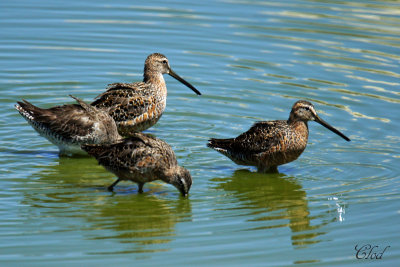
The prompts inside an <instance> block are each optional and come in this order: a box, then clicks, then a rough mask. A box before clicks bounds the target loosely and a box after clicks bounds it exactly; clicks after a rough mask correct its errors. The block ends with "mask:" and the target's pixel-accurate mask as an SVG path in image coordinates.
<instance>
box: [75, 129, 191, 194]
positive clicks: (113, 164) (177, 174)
mask: <svg viewBox="0 0 400 267" xmlns="http://www.w3.org/2000/svg"><path fill="white" fill-rule="evenodd" d="M82 149H83V150H85V151H87V152H88V153H89V154H90V155H92V156H94V157H95V158H96V159H97V161H98V162H99V164H100V165H103V166H104V167H105V168H106V169H107V170H108V171H110V172H112V173H114V174H115V175H116V176H117V177H118V179H117V180H116V181H115V182H114V183H113V184H111V185H110V186H109V187H108V190H110V191H113V189H114V186H115V185H116V184H117V183H119V182H120V181H122V180H131V181H133V182H135V183H137V184H138V186H139V190H138V191H139V193H142V192H143V185H144V184H145V183H147V182H151V181H154V180H159V179H160V180H162V181H164V182H166V183H168V184H172V185H173V186H175V187H176V188H177V189H178V190H179V192H181V194H182V195H183V196H187V194H188V193H189V190H190V187H191V185H192V177H191V176H190V173H189V171H188V170H186V169H185V168H183V167H180V166H179V165H178V162H177V160H176V157H175V153H174V151H173V150H172V148H171V147H170V146H169V145H168V144H167V143H166V142H164V141H162V140H160V139H158V138H155V137H151V136H150V135H146V134H143V133H134V134H132V136H131V137H129V138H126V139H124V140H123V141H121V142H118V143H115V144H111V145H82Z"/></svg>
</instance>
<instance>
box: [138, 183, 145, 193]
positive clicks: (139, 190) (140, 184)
mask: <svg viewBox="0 0 400 267" xmlns="http://www.w3.org/2000/svg"><path fill="white" fill-rule="evenodd" d="M143 185H144V183H138V187H139V188H138V192H139V193H143Z"/></svg>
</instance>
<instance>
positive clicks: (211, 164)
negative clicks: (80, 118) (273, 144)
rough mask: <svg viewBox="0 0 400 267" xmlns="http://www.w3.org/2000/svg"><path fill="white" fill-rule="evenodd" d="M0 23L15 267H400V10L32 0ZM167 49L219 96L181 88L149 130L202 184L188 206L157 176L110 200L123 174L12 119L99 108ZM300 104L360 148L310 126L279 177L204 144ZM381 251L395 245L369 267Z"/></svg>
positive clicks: (1, 179) (6, 192)
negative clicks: (31, 109) (88, 105)
mask: <svg viewBox="0 0 400 267" xmlns="http://www.w3.org/2000/svg"><path fill="white" fill-rule="evenodd" d="M0 12H1V19H0V61H1V64H0V68H1V71H0V90H1V95H0V103H1V106H0V112H1V114H2V116H1V118H0V125H1V127H0V138H1V143H0V154H1V157H0V170H1V172H0V186H1V188H3V190H2V191H1V193H0V215H1V218H2V219H1V221H0V222H1V223H0V236H1V239H0V240H1V243H0V247H1V249H0V263H1V265H4V266H23V265H24V266H28V265H29V266H43V265H51V266H54V265H57V266H71V265H80V266H81V265H85V266H95V265H96V266H98V265H101V266H102V265H110V264H112V265H126V266H128V265H129V266H131V265H140V266H143V265H147V266H154V265H168V266H172V265H174V266H176V265H186V266H187V265H203V266H205V265H212V266H221V265H227V266H234V265H241V266H243V265H245V266H287V265H292V264H302V265H304V266H308V265H317V266H320V265H325V266H333V265H340V266H346V265H363V266H364V265H365V264H369V265H370V266H376V265H378V264H379V265H383V266H396V265H398V264H399V261H400V253H399V251H400V250H399V247H400V242H399V240H400V234H399V223H400V218H399V217H400V210H399V204H398V203H399V199H400V197H399V196H400V194H399V181H400V179H399V176H400V175H399V167H398V166H400V156H399V151H400V135H399V133H400V120H399V114H400V113H399V111H400V105H399V104H400V90H399V85H400V82H399V81H400V80H399V77H400V68H399V65H400V37H399V36H400V17H399V14H400V4H399V3H398V2H396V1H330V2H327V1H317V0H315V1H218V2H214V1H200V2H192V3H191V2H187V1H174V2H168V3H167V2H162V1H151V2H146V3H141V2H140V3H137V2H131V1H123V0H117V1H113V2H112V3H111V2H109V1H76V0H71V1H46V0H38V1H23V0H21V1H3V2H1V3H0ZM153 52H160V53H163V54H165V55H166V56H167V57H168V58H169V61H170V64H171V67H172V68H173V69H174V71H175V72H177V73H178V74H179V75H181V76H182V77H184V78H185V79H186V80H188V81H189V82H190V83H192V84H193V85H194V86H195V87H196V88H198V89H199V90H200V91H201V92H202V94H203V95H202V96H196V95H195V94H194V93H193V92H192V91H191V90H189V89H188V88H186V87H185V86H184V85H182V84H180V83H179V82H177V81H176V80H174V79H173V78H171V77H169V76H166V77H165V79H166V81H167V87H168V100H167V109H166V111H165V113H164V115H163V117H162V118H161V120H160V121H159V122H158V123H157V124H156V125H155V126H154V127H152V128H151V129H149V130H148V132H150V133H152V134H154V135H155V136H157V137H159V138H161V139H163V140H165V141H166V142H168V143H169V144H170V145H171V146H172V147H173V149H174V151H175V153H176V155H177V157H178V161H179V163H180V164H181V165H182V166H185V167H186V168H187V169H189V171H190V172H191V174H192V176H193V179H194V183H193V186H192V188H191V191H190V196H189V198H188V199H182V198H180V197H179V192H178V191H177V190H176V189H175V188H173V187H172V186H169V185H166V184H163V183H158V182H157V183H150V184H146V186H145V193H144V194H143V195H139V194H137V188H136V185H135V184H133V183H129V182H124V183H121V184H120V185H118V187H117V192H116V194H111V193H109V192H107V191H106V190H105V187H106V186H107V185H109V184H110V183H112V182H113V181H114V179H115V176H114V175H113V174H111V173H109V172H107V171H106V170H104V169H103V168H102V167H101V166H99V165H97V162H96V161H95V160H94V159H92V158H65V157H59V156H58V150H57V147H55V146H54V145H52V144H51V143H49V142H48V141H47V140H46V139H44V138H42V137H40V136H38V134H37V133H36V132H35V131H34V130H33V129H32V128H31V127H30V126H29V125H28V124H27V122H26V121H25V120H24V119H23V118H22V117H21V116H20V115H19V114H18V112H17V111H16V110H15V109H14V107H13V105H14V104H15V103H16V101H19V100H21V99H27V100H29V101H31V102H32V103H34V104H36V105H38V106H40V107H51V106H54V105H61V104H65V103H72V101H71V99H70V98H69V97H68V95H69V94H73V95H75V96H77V97H80V98H83V99H85V100H86V101H88V102H89V101H91V100H92V99H93V98H94V97H96V96H97V95H98V94H100V93H102V92H103V91H104V90H105V88H106V86H107V84H109V83H112V82H133V81H140V80H141V79H142V72H143V63H144V60H145V58H146V57H147V55H148V54H150V53H153ZM298 99H305V100H308V101H311V102H312V103H313V104H314V105H315V107H316V109H317V111H318V113H319V114H320V116H321V117H322V118H323V119H325V120H326V121H327V122H329V123H330V124H332V125H333V126H334V127H336V128H338V129H339V130H340V131H342V132H343V133H344V134H346V135H347V136H349V137H350V138H351V140H352V141H351V142H349V143H348V142H346V141H344V140H343V139H341V138H340V137H338V136H337V135H335V134H334V133H332V132H330V131H328V130H327V129H325V128H324V127H322V126H320V125H318V124H316V123H313V122H310V123H309V128H310V137H309V144H308V146H307V149H306V150H305V152H304V153H303V154H302V155H301V157H300V158H299V159H298V160H296V161H294V162H292V163H289V164H287V165H283V166H281V167H280V168H279V171H280V173H279V174H258V173H256V172H255V169H254V168H252V167H244V166H238V165H235V164H234V163H233V162H232V161H230V160H229V159H227V158H225V157H224V156H222V155H220V154H219V153H217V152H215V151H213V150H211V149H209V148H207V147H206V145H205V144H206V142H207V140H208V139H209V138H210V137H216V138H228V137H234V136H237V135H238V134H240V133H242V132H244V131H246V130H247V129H248V128H249V127H250V126H251V125H252V124H253V123H254V122H255V121H259V120H275V119H287V118H288V115H289V111H290V108H291V106H292V105H293V103H294V102H295V101H297V100H298ZM368 244H370V245H372V246H378V247H376V248H374V249H375V250H374V251H373V252H376V253H378V252H381V251H383V250H384V249H385V248H386V247H387V246H390V247H389V248H387V249H386V250H385V252H384V254H383V255H382V259H380V260H379V259H357V255H356V253H357V251H356V250H355V246H356V245H358V248H360V247H361V246H363V245H368ZM361 255H362V254H361V253H360V254H359V255H358V256H361ZM371 255H372V253H371Z"/></svg>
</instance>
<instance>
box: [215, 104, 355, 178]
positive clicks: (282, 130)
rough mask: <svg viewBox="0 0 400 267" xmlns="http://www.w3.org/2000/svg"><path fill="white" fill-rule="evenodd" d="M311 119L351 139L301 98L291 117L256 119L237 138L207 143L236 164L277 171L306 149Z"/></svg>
mask: <svg viewBox="0 0 400 267" xmlns="http://www.w3.org/2000/svg"><path fill="white" fill-rule="evenodd" d="M308 121H316V122H318V123H319V124H321V125H323V126H325V127H326V128H328V129H329V130H331V131H332V132H334V133H336V134H338V135H339V136H341V137H342V138H344V139H345V140H346V141H350V139H349V138H348V137H346V136H345V135H344V134H342V133H341V132H339V131H338V130H336V129H335V128H333V127H332V126H331V125H329V124H328V123H327V122H325V121H324V120H322V119H321V118H320V117H319V116H318V114H317V112H316V111H315V109H314V106H313V105H312V104H311V103H310V102H308V101H304V100H300V101H297V102H296V103H294V105H293V107H292V111H291V112H290V116H289V119H288V120H277V121H262V122H257V123H255V124H254V125H253V126H252V127H251V128H250V129H249V130H248V131H247V132H245V133H242V134H241V135H239V136H238V137H236V138H230V139H215V138H212V139H210V140H209V143H208V144H207V146H208V147H210V148H213V149H215V150H216V151H218V152H220V153H221V154H223V155H225V156H227V157H228V158H230V159H231V160H233V161H234V162H235V163H236V164H239V165H247V166H256V167H257V168H258V171H259V172H277V171H278V166H279V165H282V164H285V163H288V162H291V161H293V160H295V159H297V158H298V157H299V156H300V155H301V153H302V152H303V151H304V149H305V148H306V146H307V140H308V125H307V122H308Z"/></svg>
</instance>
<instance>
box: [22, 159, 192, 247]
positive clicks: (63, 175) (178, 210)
mask: <svg viewBox="0 0 400 267" xmlns="http://www.w3.org/2000/svg"><path fill="white" fill-rule="evenodd" d="M38 168H39V169H40V170H39V171H38V172H36V173H33V174H32V175H31V176H30V177H26V178H24V179H26V181H27V182H26V183H23V185H24V187H25V188H24V190H23V191H24V198H23V200H22V201H21V204H22V205H21V209H20V212H21V213H23V214H27V215H24V216H28V215H29V214H35V217H34V218H30V219H29V220H30V223H34V221H38V222H39V223H40V222H41V221H42V220H43V219H44V218H49V217H51V218H57V217H58V219H57V221H58V222H60V223H58V224H57V225H54V227H53V228H52V231H54V232H59V231H71V232H74V233H75V232H79V233H81V234H82V235H84V238H86V239H87V240H109V241H107V242H115V241H116V242H118V243H120V244H121V245H118V246H112V245H110V247H109V249H108V250H106V251H104V246H103V245H104V244H103V243H99V244H103V245H99V247H96V245H94V246H93V247H92V248H88V253H89V254H115V253H142V252H157V251H164V250H166V249H169V246H165V245H163V244H165V243H168V242H170V241H172V240H173V239H174V236H175V228H176V224H177V223H179V222H183V221H191V220H192V210H191V203H190V201H189V200H188V199H180V198H178V199H177V198H176V196H175V195H174V196H173V197H171V198H169V197H168V191H167V190H165V186H163V185H162V184H161V183H160V184H158V183H152V186H151V189H148V190H151V191H152V192H151V193H150V194H146V193H145V194H137V193H136V190H137V189H136V186H134V185H132V186H131V187H128V188H131V190H130V191H129V190H127V191H125V192H120V194H110V193H109V192H105V191H104V187H103V183H104V181H107V180H109V179H110V178H111V177H113V175H112V174H110V173H108V172H106V171H104V169H103V168H102V167H101V166H99V165H97V162H96V160H94V159H92V158H66V157H61V158H55V159H54V163H53V164H52V165H51V164H49V165H48V166H38ZM87 169H90V171H87ZM29 181H30V182H29ZM145 192H146V191H145ZM28 217H29V216H28ZM65 218H68V219H65ZM81 220H84V221H86V222H88V223H87V224H85V227H82V223H80V221H81ZM38 230H39V229H38ZM111 244H112V243H111ZM97 249H101V251H100V252H99V251H98V250H97Z"/></svg>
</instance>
